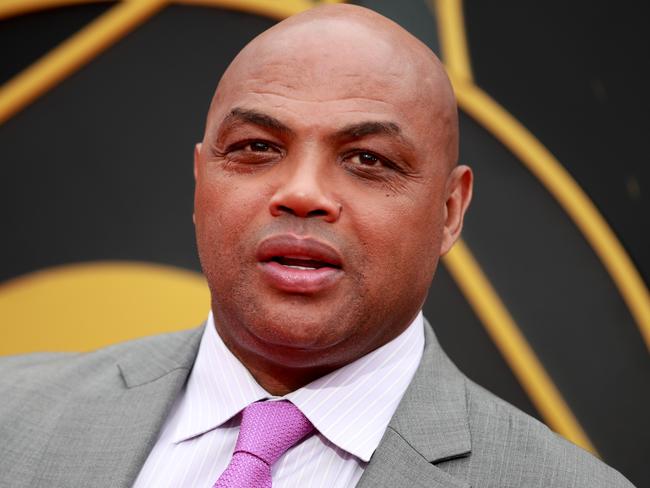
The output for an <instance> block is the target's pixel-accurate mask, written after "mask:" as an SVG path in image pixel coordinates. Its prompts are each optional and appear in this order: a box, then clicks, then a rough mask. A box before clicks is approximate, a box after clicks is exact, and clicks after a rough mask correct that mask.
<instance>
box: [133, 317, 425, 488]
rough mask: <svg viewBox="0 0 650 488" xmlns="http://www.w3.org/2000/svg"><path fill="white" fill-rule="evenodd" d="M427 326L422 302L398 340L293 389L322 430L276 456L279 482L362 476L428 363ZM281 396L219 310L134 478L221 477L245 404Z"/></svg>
mask: <svg viewBox="0 0 650 488" xmlns="http://www.w3.org/2000/svg"><path fill="white" fill-rule="evenodd" d="M423 327H424V324H423V318H422V312H420V313H419V314H418V315H417V317H416V319H415V320H414V321H413V323H411V325H410V326H409V327H408V328H407V329H406V330H405V331H404V332H403V333H402V334H400V335H399V336H398V337H396V338H395V339H393V340H392V341H391V342H389V343H387V344H384V345H383V346H382V347H380V348H379V349H376V350H375V351H373V352H371V353H369V354H367V355H366V356H363V357H362V358H359V359H358V360H356V361H354V362H352V363H350V364H348V365H346V366H344V367H342V368H340V369H338V370H336V371H334V372H332V373H330V374H328V375H326V376H323V377H321V378H319V379H317V380H315V381H313V382H312V383H310V384H308V385H306V386H304V387H302V388H300V389H298V390H296V391H293V392H291V393H289V394H287V395H285V396H284V397H283V398H285V399H287V400H290V401H291V402H293V404H294V405H296V406H297V407H298V408H299V409H300V410H301V411H302V412H303V413H304V414H305V416H306V417H307V418H308V419H309V420H310V421H311V422H312V424H314V426H315V427H316V429H317V433H316V434H315V435H312V436H311V437H308V438H307V439H305V440H304V441H303V442H301V443H298V444H297V445H296V446H294V447H292V448H290V449H289V450H288V451H287V452H286V453H285V454H284V455H283V456H282V457H281V458H280V459H279V460H278V461H277V462H276V463H275V464H274V465H273V466H272V471H271V475H272V480H273V487H274V488H288V487H300V488H303V487H317V488H318V487H323V488H325V487H327V488H329V487H349V486H355V485H356V483H357V481H359V478H361V475H362V474H363V470H364V468H365V466H366V465H367V463H368V461H369V460H370V456H371V455H372V453H373V452H374V451H375V449H376V448H377V446H378V445H379V442H380V440H381V438H382V436H383V434H384V431H385V430H386V427H387V426H388V422H389V421H390V419H391V417H392V415H393V413H394V412H395V409H396V408H397V404H398V403H399V401H400V400H401V398H402V396H403V394H404V392H405V391H406V388H407V386H408V385H409V383H410V382H411V379H412V378H413V374H414V373H415V370H416V368H417V366H418V364H419V363H420V359H421V358H422V351H423V348H424V330H423ZM275 398H278V397H274V396H273V395H271V394H270V393H268V392H267V391H265V390H264V388H262V387H261V386H260V385H259V384H258V383H257V382H256V381H255V379H254V378H253V376H252V375H251V374H250V373H249V372H248V370H247V369H246V368H245V367H244V366H243V365H242V364H241V363H240V362H239V360H238V359H237V358H236V357H235V356H234V355H233V354H232V353H231V352H230V351H229V350H228V348H227V347H226V346H225V345H224V343H223V342H222V340H221V338H220V337H219V335H218V334H217V333H216V329H215V326H214V318H213V316H212V313H210V315H209V317H208V322H207V326H206V328H205V331H204V333H203V337H202V339H201V345H200V348H199V352H198V355H197V358H196V362H195V363H194V367H193V369H192V372H191V373H190V376H189V378H188V381H187V384H186V386H185V389H184V390H183V392H182V394H181V395H180V396H179V397H178V399H177V400H176V403H175V404H174V406H173V408H172V410H171V412H170V414H169V416H168V418H167V419H166V421H165V423H164V425H163V428H162V430H161V432H160V435H159V437H158V440H157V441H156V444H155V445H154V448H153V450H152V451H151V453H150V454H149V457H148V458H147V460H146V462H145V464H144V466H143V467H142V470H141V471H140V474H139V475H138V478H137V479H136V482H135V484H134V487H135V488H144V487H151V486H155V487H156V488H162V487H170V488H171V487H174V488H179V487H192V488H194V487H205V488H209V487H211V486H212V485H213V484H214V482H215V481H216V480H217V479H218V478H219V475H220V474H221V473H222V472H223V471H224V470H225V469H226V466H227V465H228V463H229V462H230V458H231V456H232V453H233V450H234V447H235V443H236V441H237V435H238V433H239V422H240V415H239V413H240V412H241V411H242V410H243V409H244V408H245V407H246V406H247V405H249V404H250V403H252V402H255V401H258V400H262V399H275Z"/></svg>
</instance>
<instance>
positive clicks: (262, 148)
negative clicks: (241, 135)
mask: <svg viewBox="0 0 650 488" xmlns="http://www.w3.org/2000/svg"><path fill="white" fill-rule="evenodd" d="M244 149H249V150H250V151H253V152H268V151H270V150H271V149H272V147H271V145H270V144H268V143H266V142H263V141H253V142H250V143H248V144H247V145H246V146H245V147H244Z"/></svg>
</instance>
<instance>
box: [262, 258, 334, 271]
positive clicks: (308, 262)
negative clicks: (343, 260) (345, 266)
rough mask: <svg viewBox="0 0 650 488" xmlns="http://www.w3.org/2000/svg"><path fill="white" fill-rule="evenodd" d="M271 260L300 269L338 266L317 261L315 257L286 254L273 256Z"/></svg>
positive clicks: (308, 269) (309, 269) (307, 269)
mask: <svg viewBox="0 0 650 488" xmlns="http://www.w3.org/2000/svg"><path fill="white" fill-rule="evenodd" d="M271 261H273V262H275V263H278V264H281V265H282V266H286V267H287V268H292V269H300V270H306V271H311V270H315V269H321V268H337V269H338V268H340V266H336V265H334V264H332V263H326V262H324V261H318V260H315V259H309V258H291V257H286V256H274V257H272V258H271Z"/></svg>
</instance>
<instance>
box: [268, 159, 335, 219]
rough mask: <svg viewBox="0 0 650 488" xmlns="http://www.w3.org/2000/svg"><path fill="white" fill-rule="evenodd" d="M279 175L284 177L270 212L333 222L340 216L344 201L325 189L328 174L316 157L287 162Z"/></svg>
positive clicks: (271, 204)
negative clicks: (340, 202) (339, 201)
mask: <svg viewBox="0 0 650 488" xmlns="http://www.w3.org/2000/svg"><path fill="white" fill-rule="evenodd" d="M278 177H279V178H280V179H281V181H280V183H279V184H278V186H277V189H276V191H275V194H274V195H273V197H271V201H270V205H269V210H270V212H271V215H273V216H274V217H279V216H281V215H286V214H288V215H294V216H296V217H301V218H319V219H322V220H324V221H326V222H330V223H333V222H336V221H337V220H338V219H339V216H340V215H341V205H340V204H339V203H338V202H336V201H335V199H334V197H333V196H332V195H331V193H328V192H327V191H326V189H325V187H326V186H328V185H327V182H326V181H325V180H326V178H327V177H326V176H325V175H323V174H322V172H320V171H319V170H318V164H317V163H315V162H314V161H313V160H311V161H303V162H301V163H298V164H294V165H288V166H287V167H286V170H285V171H283V173H282V174H280V175H278Z"/></svg>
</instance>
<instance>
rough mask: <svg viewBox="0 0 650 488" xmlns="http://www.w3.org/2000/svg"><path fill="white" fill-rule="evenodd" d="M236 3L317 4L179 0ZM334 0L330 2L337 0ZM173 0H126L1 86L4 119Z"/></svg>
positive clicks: (55, 0) (264, 11)
mask: <svg viewBox="0 0 650 488" xmlns="http://www.w3.org/2000/svg"><path fill="white" fill-rule="evenodd" d="M177 1H178V2H179V3H184V4H191V5H203V6H210V7H221V8H233V9H239V10H243V11H247V12H251V13H256V14H260V15H266V16H269V17H273V18H276V19H283V18H285V17H288V16H289V15H293V14H295V13H298V12H302V11H303V10H307V9H309V8H311V7H313V6H314V4H313V3H311V2H309V1H308V0H284V1H282V2H279V1H273V0H177ZM335 1H336V0H333V1H332V0H331V1H330V2H329V3H334V2H335ZM87 2H88V0H7V2H6V3H5V4H0V5H1V6H0V18H3V17H6V16H9V15H18V14H22V13H27V12H30V11H34V10H38V9H44V8H53V7H56V6H67V5H74V4H81V3H87ZM170 2H171V0H126V1H123V2H121V3H119V4H118V5H116V6H115V7H113V8H111V9H110V10H109V11H108V12H106V13H104V14H102V15H101V16H99V17H98V18H96V19H95V20H94V21H93V22H91V23H90V24H88V25H87V26H86V27H84V28H83V29H82V30H80V31H79V32H78V33H77V34H75V35H73V36H72V37H70V38H69V39H67V40H66V41H64V42H63V43H61V44H60V45H59V46H57V47H56V48H54V49H53V50H52V51H50V52H49V53H48V54H46V55H45V56H43V57H42V58H41V59H39V60H38V61H36V62H35V63H34V64H32V65H31V66H30V67H28V68H27V69H25V70H24V71H22V72H21V73H19V74H18V75H16V76H15V77H14V78H12V79H11V80H9V81H8V82H7V83H5V84H4V85H3V86H2V87H0V124H2V123H4V122H5V121H6V120H8V119H9V118H10V117H11V116H13V115H14V114H15V113H17V112H18V111H20V110H21V109H23V108H24V107H25V106H27V105H28V104H29V103H31V102H33V101H34V100H35V99H36V98H38V97H39V96H41V95H43V94H44V93H45V92H47V91H48V90H49V89H51V88H52V87H54V86H55V85H56V84H58V83H59V82H61V81H62V80H63V79H65V78H66V77H67V76H69V75H70V74H71V73H73V72H74V71H76V70H77V69H79V68H80V67H81V66H83V65H84V64H86V63H87V62H89V61H90V60H91V59H93V58H94V57H95V56H97V55H98V54H99V53H100V52H102V51H103V50H105V49H107V48H108V47H110V46H111V45H112V44H114V43H115V42H117V41H118V40H119V39H121V38H122V37H123V36H124V35H126V34H127V33H128V32H130V31H131V30H133V29H134V28H135V27H137V26H138V25H139V24H141V23H142V22H144V21H145V20H147V19H148V18H149V17H151V16H152V15H153V14H155V13H156V12H157V11H158V10H160V9H161V8H162V7H164V6H165V5H167V4H168V3H170Z"/></svg>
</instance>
